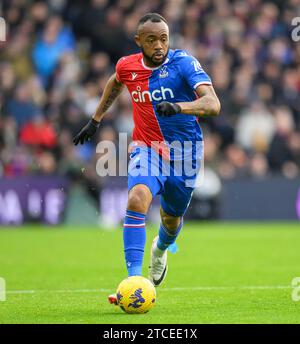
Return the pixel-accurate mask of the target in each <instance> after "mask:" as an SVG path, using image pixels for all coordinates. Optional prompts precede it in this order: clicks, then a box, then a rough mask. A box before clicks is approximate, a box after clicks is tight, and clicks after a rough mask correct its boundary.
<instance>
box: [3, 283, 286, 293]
mask: <svg viewBox="0 0 300 344" xmlns="http://www.w3.org/2000/svg"><path fill="white" fill-rule="evenodd" d="M291 288H292V287H291V286H289V285H253V286H235V287H232V286H227V287H222V286H219V287H217V286H213V287H211V286H207V287H206V286H199V287H174V288H160V289H159V291H160V292H163V291H168V292H170V291H193V290H216V291H218V290H270V289H291ZM112 291H113V289H53V290H47V289H36V290H7V291H6V293H7V294H35V293H54V294H64V293H111V292H112Z"/></svg>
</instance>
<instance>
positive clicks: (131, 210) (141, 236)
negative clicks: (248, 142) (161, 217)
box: [123, 184, 152, 276]
mask: <svg viewBox="0 0 300 344" xmlns="http://www.w3.org/2000/svg"><path fill="white" fill-rule="evenodd" d="M151 201H152V194H151V191H150V189H149V187H148V186H147V185H145V184H136V185H135V186H133V187H132V189H130V191H129V194H128V203H127V210H126V215H125V219H124V225H123V243H124V253H125V261H126V267H127V272H128V276H135V275H141V274H142V263H143V256H144V247H145V243H146V224H145V218H146V214H147V212H148V209H149V206H150V204H151Z"/></svg>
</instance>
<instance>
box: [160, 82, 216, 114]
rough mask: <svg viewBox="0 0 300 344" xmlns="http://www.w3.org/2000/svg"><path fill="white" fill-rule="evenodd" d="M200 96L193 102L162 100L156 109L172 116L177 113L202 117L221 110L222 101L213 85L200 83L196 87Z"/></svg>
mask: <svg viewBox="0 0 300 344" xmlns="http://www.w3.org/2000/svg"><path fill="white" fill-rule="evenodd" d="M196 93H197V96H198V98H197V99H196V100H194V101H192V102H181V103H169V102H162V103H160V104H158V105H157V107H156V109H157V111H158V113H159V114H160V115H163V116H171V115H175V114H176V113H183V114H186V115H196V116H200V117H204V116H205V117H206V116H217V115H218V114H219V113H220V110H221V104H220V101H219V99H218V97H217V95H216V93H215V90H214V88H213V86H211V85H199V86H198V87H197V88H196Z"/></svg>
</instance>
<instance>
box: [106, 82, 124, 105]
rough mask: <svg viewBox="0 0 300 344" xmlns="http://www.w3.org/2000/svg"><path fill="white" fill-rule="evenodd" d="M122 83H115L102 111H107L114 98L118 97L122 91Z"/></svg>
mask: <svg viewBox="0 0 300 344" xmlns="http://www.w3.org/2000/svg"><path fill="white" fill-rule="evenodd" d="M121 90H122V85H121V84H120V85H118V84H115V85H114V86H113V87H112V89H111V92H110V95H109V96H108V98H107V99H106V101H105V103H104V104H103V107H102V111H103V112H106V111H107V110H108V109H109V107H110V106H111V104H112V103H113V102H114V100H115V99H116V98H117V97H118V95H119V94H120V93H121Z"/></svg>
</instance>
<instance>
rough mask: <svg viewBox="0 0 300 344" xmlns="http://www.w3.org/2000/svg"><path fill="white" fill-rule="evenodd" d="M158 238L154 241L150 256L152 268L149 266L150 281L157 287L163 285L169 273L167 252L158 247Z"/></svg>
mask: <svg viewBox="0 0 300 344" xmlns="http://www.w3.org/2000/svg"><path fill="white" fill-rule="evenodd" d="M157 240H158V236H157V237H155V238H154V239H153V242H152V247H151V254H150V266H149V280H150V281H151V282H152V283H153V285H154V286H155V287H158V286H159V285H161V284H162V282H163V280H164V279H165V277H166V275H167V271H168V265H167V257H168V256H167V254H168V253H167V251H168V250H165V251H162V250H160V249H159V248H158V247H157Z"/></svg>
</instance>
